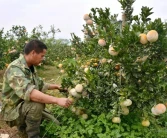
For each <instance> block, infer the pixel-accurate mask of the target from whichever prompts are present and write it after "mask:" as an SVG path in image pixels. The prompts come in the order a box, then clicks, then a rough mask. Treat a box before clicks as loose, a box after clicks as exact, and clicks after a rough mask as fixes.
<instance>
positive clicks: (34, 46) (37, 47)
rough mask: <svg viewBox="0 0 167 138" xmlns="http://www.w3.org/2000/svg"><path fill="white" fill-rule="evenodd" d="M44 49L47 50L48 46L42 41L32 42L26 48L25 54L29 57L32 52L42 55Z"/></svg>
mask: <svg viewBox="0 0 167 138" xmlns="http://www.w3.org/2000/svg"><path fill="white" fill-rule="evenodd" d="M44 49H47V46H46V45H45V44H44V43H43V42H41V41H40V40H37V39H35V40H31V41H30V42H28V43H27V44H26V45H25V47H24V54H26V55H28V54H29V53H30V52H31V51H32V50H34V51H35V52H36V53H38V54H39V53H42V52H43V50H44Z"/></svg>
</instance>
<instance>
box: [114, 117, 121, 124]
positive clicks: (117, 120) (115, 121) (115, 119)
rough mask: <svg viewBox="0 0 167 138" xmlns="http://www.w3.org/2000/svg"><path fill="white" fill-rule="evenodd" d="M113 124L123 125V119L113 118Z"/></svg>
mask: <svg viewBox="0 0 167 138" xmlns="http://www.w3.org/2000/svg"><path fill="white" fill-rule="evenodd" d="M112 122H113V123H121V119H120V117H113V118H112Z"/></svg>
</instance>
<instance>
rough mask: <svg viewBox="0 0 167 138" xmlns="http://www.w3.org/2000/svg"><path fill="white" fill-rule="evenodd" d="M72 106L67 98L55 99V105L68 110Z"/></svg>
mask: <svg viewBox="0 0 167 138" xmlns="http://www.w3.org/2000/svg"><path fill="white" fill-rule="evenodd" d="M71 104H72V101H70V100H69V99H68V98H57V105H59V106H62V107H66V108H68V107H69V106H70V105H71Z"/></svg>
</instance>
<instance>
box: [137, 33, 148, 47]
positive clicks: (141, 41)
mask: <svg viewBox="0 0 167 138" xmlns="http://www.w3.org/2000/svg"><path fill="white" fill-rule="evenodd" d="M139 36H140V43H142V44H143V45H145V44H147V42H148V40H147V35H146V34H140V35H139Z"/></svg>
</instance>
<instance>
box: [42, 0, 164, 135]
mask: <svg viewBox="0 0 167 138" xmlns="http://www.w3.org/2000/svg"><path fill="white" fill-rule="evenodd" d="M119 2H120V3H121V4H122V8H123V9H124V10H127V11H126V14H127V15H128V18H127V21H130V22H128V23H126V24H125V26H123V25H122V24H123V22H122V21H118V20H117V15H111V14H110V9H109V8H105V9H104V10H103V9H102V8H92V9H91V13H90V14H89V17H90V19H91V20H92V21H93V25H90V24H86V25H83V27H84V30H83V32H84V34H85V39H84V40H83V41H81V39H80V38H79V37H77V36H76V35H75V34H72V44H73V47H74V49H75V52H76V54H77V56H76V57H74V58H70V59H68V60H64V61H63V62H62V64H63V69H64V70H65V72H66V74H65V75H64V79H63V80H62V86H64V87H67V88H69V90H70V89H72V88H75V86H76V85H77V84H82V85H83V87H84V89H83V92H82V93H81V94H79V97H75V96H74V98H75V102H74V105H73V107H71V111H69V110H62V109H58V108H54V110H56V112H55V113H56V114H59V115H60V116H61V117H60V118H59V119H60V120H61V122H62V125H61V126H60V127H59V126H56V127H55V126H53V127H54V128H53V129H49V130H48V134H49V135H50V136H51V137H53V135H56V136H57V137H71V138H72V137H99V138H100V137H101V138H102V137H106V138H107V137H122V138H136V137H146V138H147V137H148V138H149V137H155V138H156V137H160V138H164V137H165V135H166V131H165V128H166V121H167V120H166V119H167V118H166V114H163V115H159V116H155V115H154V114H152V112H151V108H152V107H153V106H154V105H156V104H158V103H164V104H165V102H166V99H167V94H166V91H167V84H166V78H167V68H166V62H165V61H166V54H167V47H166V46H167V37H166V35H167V28H166V24H164V23H163V22H162V21H161V19H155V20H154V21H152V20H151V19H150V18H149V16H150V15H151V14H152V12H151V10H152V8H148V7H142V9H141V14H139V15H134V16H132V11H133V8H132V7H131V6H132V4H133V2H134V1H129V0H122V1H119ZM128 2H129V3H128ZM90 19H89V20H90ZM150 30H156V31H157V32H158V34H159V35H158V40H157V41H156V42H147V43H146V44H142V43H140V37H139V35H140V34H142V33H145V34H147V33H148V32H149V31H150ZM100 39H103V40H105V42H106V45H105V46H101V44H100V43H99V40H100ZM111 47H112V48H113V49H114V50H112V51H109V50H110V48H111ZM113 51H114V52H117V54H115V55H112V54H110V52H113ZM85 92H86V94H85ZM83 93H84V95H83ZM66 96H69V95H68V94H67V95H66ZM126 99H130V100H131V101H132V105H130V106H128V107H127V108H128V110H129V114H128V115H126V116H125V115H124V114H123V107H122V106H121V103H122V102H123V101H125V100H126ZM74 108H75V109H76V110H74ZM59 110H62V112H63V116H62V115H61V114H60V113H61V111H59ZM59 112H60V113H59ZM71 112H74V113H75V114H76V115H75V114H74V113H71ZM83 114H87V115H88V119H87V120H84V119H83V118H82V115H83ZM113 117H120V118H121V123H120V124H114V123H112V119H113ZM143 120H149V122H150V123H151V124H150V126H149V127H144V126H142V124H141V122H142V121H143ZM44 125H46V124H45V123H44ZM52 130H56V132H53V131H52Z"/></svg>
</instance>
